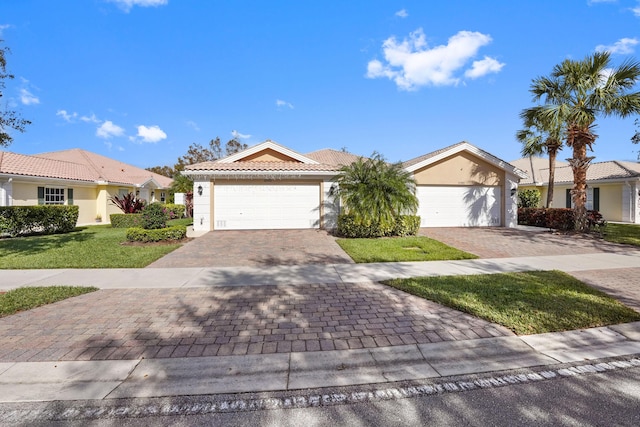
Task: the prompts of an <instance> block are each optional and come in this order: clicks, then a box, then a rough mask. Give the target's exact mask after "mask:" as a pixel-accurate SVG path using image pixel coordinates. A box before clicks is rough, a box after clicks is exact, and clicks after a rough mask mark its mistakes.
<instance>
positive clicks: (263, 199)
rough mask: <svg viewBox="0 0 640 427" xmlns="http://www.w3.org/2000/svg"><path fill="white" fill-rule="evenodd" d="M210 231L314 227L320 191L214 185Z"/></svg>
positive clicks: (301, 187) (296, 187) (316, 187)
mask: <svg viewBox="0 0 640 427" xmlns="http://www.w3.org/2000/svg"><path fill="white" fill-rule="evenodd" d="M213 191H214V221H215V223H214V228H215V229H217V230H259V229H291V228H318V227H319V218H320V210H319V204H320V189H319V185H318V184H309V185H275V184H274V185H221V184H216V185H214V190H213Z"/></svg>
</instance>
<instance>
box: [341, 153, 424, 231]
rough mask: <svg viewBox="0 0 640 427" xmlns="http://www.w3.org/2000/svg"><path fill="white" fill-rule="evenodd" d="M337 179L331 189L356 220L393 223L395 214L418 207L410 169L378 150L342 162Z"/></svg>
mask: <svg viewBox="0 0 640 427" xmlns="http://www.w3.org/2000/svg"><path fill="white" fill-rule="evenodd" d="M337 182H338V186H337V188H336V190H335V191H334V192H333V193H334V194H336V195H338V196H339V197H340V200H341V201H342V203H343V205H344V206H345V212H346V213H348V214H349V215H351V216H352V217H353V219H354V220H355V221H356V223H358V224H366V225H370V224H380V225H381V226H382V227H393V225H394V224H395V221H396V218H397V217H398V216H400V215H414V214H415V213H416V211H417V209H418V199H417V197H416V195H415V192H416V190H415V186H416V183H415V180H414V179H413V177H412V175H411V173H410V172H407V171H406V170H404V169H403V168H402V165H401V164H400V163H394V164H390V163H387V162H386V161H385V160H384V158H383V157H382V156H381V155H380V154H378V153H373V155H372V156H371V158H369V159H363V158H362V157H361V158H359V159H358V160H357V161H355V162H353V163H351V164H350V165H347V166H343V167H342V168H341V169H340V174H339V175H338V178H337Z"/></svg>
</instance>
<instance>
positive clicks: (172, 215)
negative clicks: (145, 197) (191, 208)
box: [164, 203, 185, 219]
mask: <svg viewBox="0 0 640 427" xmlns="http://www.w3.org/2000/svg"><path fill="white" fill-rule="evenodd" d="M164 207H165V209H166V210H167V214H169V219H179V218H182V217H183V216H184V211H185V206H184V205H176V204H174V203H167V204H165V205H164Z"/></svg>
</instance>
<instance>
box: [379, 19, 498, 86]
mask: <svg viewBox="0 0 640 427" xmlns="http://www.w3.org/2000/svg"><path fill="white" fill-rule="evenodd" d="M489 43H491V36H489V35H487V34H482V33H479V32H472V31H459V32H458V33H457V34H455V35H454V36H452V37H450V38H449V40H448V43H447V44H446V45H440V46H435V47H433V48H429V46H428V44H427V40H426V37H425V35H424V32H423V30H422V28H419V29H418V30H416V31H415V32H413V33H410V34H409V37H408V38H405V39H404V40H402V41H401V42H398V40H397V39H396V38H395V37H390V38H388V39H387V40H385V41H384V43H383V44H382V50H383V53H384V59H385V61H386V62H385V63H383V62H381V61H379V60H377V59H374V60H372V61H369V63H368V64H367V74H366V77H368V78H371V79H375V78H379V77H386V78H388V79H390V80H393V81H394V82H395V83H396V85H397V86H398V87H399V88H400V89H403V90H415V89H417V88H419V87H421V86H445V85H457V84H458V83H460V77H458V76H457V75H456V72H458V71H460V70H461V69H462V68H463V67H464V66H465V64H466V63H468V61H469V60H471V59H472V58H473V57H474V56H475V55H476V54H477V53H478V50H479V49H480V48H481V47H482V46H485V45H487V44H489ZM498 66H499V68H502V66H504V64H500V63H499V62H498V61H496V60H495V59H493V58H490V57H485V58H484V59H483V60H482V61H477V64H476V63H474V65H473V66H472V68H471V69H469V70H467V71H466V73H469V75H468V76H467V77H470V78H476V77H479V76H480V75H481V74H479V73H480V72H481V71H482V70H483V69H484V71H485V73H486V72H497V71H499V68H498V69H496V68H497V67H498Z"/></svg>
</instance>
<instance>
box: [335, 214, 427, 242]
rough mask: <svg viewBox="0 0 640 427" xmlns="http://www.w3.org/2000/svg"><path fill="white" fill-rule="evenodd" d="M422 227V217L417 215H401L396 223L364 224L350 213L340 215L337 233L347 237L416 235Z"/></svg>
mask: <svg viewBox="0 0 640 427" xmlns="http://www.w3.org/2000/svg"><path fill="white" fill-rule="evenodd" d="M419 228H420V217H419V216H416V215H400V216H399V217H397V218H396V220H395V222H394V224H392V225H383V224H380V223H371V224H363V223H359V222H357V221H355V219H354V217H353V216H352V215H349V214H341V215H339V216H338V228H337V230H336V231H337V234H338V235H339V236H342V237H347V238H368V237H389V236H415V235H416V234H417V233H418V229H419Z"/></svg>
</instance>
